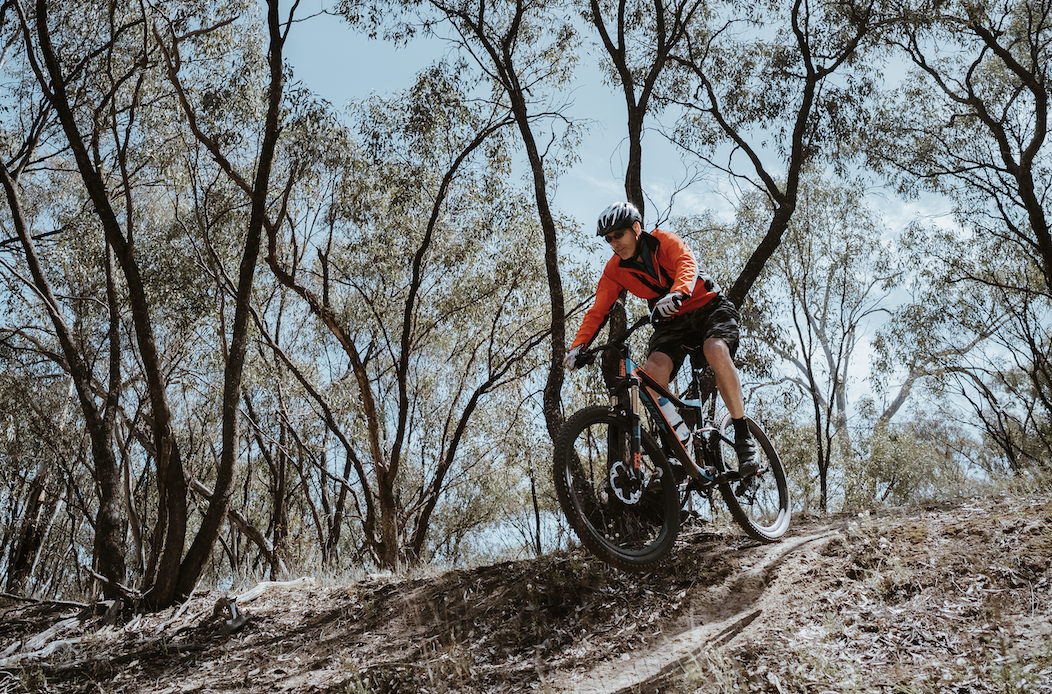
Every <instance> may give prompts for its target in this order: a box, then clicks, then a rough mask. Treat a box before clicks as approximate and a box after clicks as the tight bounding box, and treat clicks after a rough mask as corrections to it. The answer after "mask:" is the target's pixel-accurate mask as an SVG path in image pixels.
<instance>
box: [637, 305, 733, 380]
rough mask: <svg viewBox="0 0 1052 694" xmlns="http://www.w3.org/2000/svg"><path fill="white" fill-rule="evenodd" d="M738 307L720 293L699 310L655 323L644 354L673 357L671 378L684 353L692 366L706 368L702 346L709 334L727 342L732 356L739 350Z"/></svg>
mask: <svg viewBox="0 0 1052 694" xmlns="http://www.w3.org/2000/svg"><path fill="white" fill-rule="evenodd" d="M738 318H739V316H738V310H737V309H736V308H734V304H732V303H731V302H730V299H728V298H727V297H725V296H723V295H722V294H720V295H718V296H716V298H714V299H713V300H712V301H710V302H709V303H707V304H705V305H704V306H702V307H701V308H699V309H696V310H694V311H691V312H689V313H684V314H683V315H680V316H676V317H674V318H673V319H672V320H667V321H661V322H660V323H656V324H655V325H654V333H653V334H652V335H651V336H650V344H649V345H648V346H647V354H653V353H654V352H661V353H662V354H666V355H668V356H669V358H671V359H672V378H675V377H676V372H677V371H679V367H680V366H682V365H683V361H684V360H685V359H686V358H687V354H690V355H691V358H690V359H691V363H692V364H693V365H694V368H695V369H701V368H704V367H705V355H704V354H703V353H702V345H704V344H705V340H707V339H709V338H710V337H718V338H720V339H721V340H723V341H724V342H726V343H727V347H728V348H729V349H730V351H731V357H732V358H733V357H734V354H735V353H736V352H737V351H738Z"/></svg>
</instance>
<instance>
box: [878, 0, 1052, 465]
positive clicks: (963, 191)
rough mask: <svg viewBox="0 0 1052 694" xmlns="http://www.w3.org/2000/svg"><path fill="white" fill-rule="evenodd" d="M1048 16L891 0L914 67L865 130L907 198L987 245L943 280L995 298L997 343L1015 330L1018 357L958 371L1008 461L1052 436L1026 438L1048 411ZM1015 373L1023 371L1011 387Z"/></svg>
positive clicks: (982, 5)
mask: <svg viewBox="0 0 1052 694" xmlns="http://www.w3.org/2000/svg"><path fill="white" fill-rule="evenodd" d="M1050 11H1052V5H1050V4H1049V3H1048V2H1047V1H1041V0H1037V1H1033V2H1031V1H1026V2H1018V3H993V2H979V3H974V2H967V3H965V2H949V3H943V2H938V3H928V2H917V3H913V2H896V3H891V5H890V7H889V12H890V13H891V14H892V16H896V17H898V18H899V22H898V23H897V24H896V26H895V31H889V32H888V34H887V44H888V45H889V46H890V47H892V48H893V49H894V50H895V51H896V52H895V53H894V55H899V56H906V57H907V58H908V60H909V61H910V62H909V64H910V65H911V66H912V70H911V71H910V72H909V74H908V75H907V76H906V78H905V79H904V80H903V82H902V84H901V86H899V87H898V88H897V89H896V90H894V91H892V92H890V93H889V94H888V97H887V101H886V103H885V104H884V105H883V107H882V108H881V109H880V110H879V111H877V112H876V113H875V114H874V117H873V118H872V119H871V120H870V122H869V127H868V128H867V130H868V137H867V141H866V152H867V156H868V161H869V162H870V163H871V165H873V166H874V167H875V168H876V169H877V170H878V171H879V172H880V173H882V174H883V175H885V176H886V177H887V178H888V179H889V180H891V181H893V182H894V183H896V184H897V185H898V187H899V190H900V191H902V192H904V193H906V194H912V195H920V194H922V193H928V192H934V193H936V194H938V195H940V196H944V198H945V199H948V200H949V201H950V202H951V203H952V206H953V213H954V218H955V221H956V223H957V224H958V225H959V226H960V227H961V228H962V229H964V230H965V234H966V237H967V242H968V244H969V245H970V246H971V247H973V248H976V249H981V250H980V251H979V255H978V256H977V257H976V258H975V260H974V261H969V262H965V263H962V264H961V265H959V266H958V267H957V268H954V269H952V270H951V271H950V273H949V274H948V275H947V276H948V277H949V276H953V277H954V278H955V280H954V281H955V282H957V283H960V284H961V285H963V286H967V287H969V291H968V295H970V296H974V297H977V298H979V299H981V300H982V302H983V303H985V299H986V298H988V297H990V298H992V299H993V300H994V303H995V306H996V307H997V308H995V309H994V310H995V315H998V316H1005V317H1006V321H1005V323H1004V325H1003V327H1002V328H1001V329H1000V331H999V333H998V334H997V335H996V336H991V337H993V338H994V339H996V340H998V341H1000V340H1001V338H1002V336H1004V335H1008V334H1011V335H1012V336H1013V339H1012V340H1010V341H1008V342H1007V343H1006V345H1005V347H1006V348H1007V349H1008V354H1010V355H1011V359H1010V360H1008V361H1007V362H1000V360H999V359H996V358H992V359H990V360H987V361H986V363H985V365H983V366H980V364H979V362H973V364H972V366H973V368H972V369H966V370H965V371H961V372H958V374H959V375H961V376H962V377H964V378H965V382H964V383H962V384H961V385H962V386H963V387H965V389H966V390H968V391H970V392H971V393H972V394H971V396H970V399H969V401H970V402H971V403H972V409H973V411H974V412H975V415H976V416H977V417H978V418H979V420H980V421H981V422H982V425H983V427H984V429H985V430H986V432H987V434H988V435H989V436H991V438H992V440H995V441H997V443H998V445H999V446H1000V447H1001V448H1002V450H1003V451H1004V453H1005V455H1006V456H1007V458H1008V460H1009V461H1010V465H1011V467H1012V468H1013V469H1023V468H1027V467H1029V466H1031V465H1033V464H1034V461H1035V460H1041V461H1043V460H1047V457H1048V454H1047V450H1048V442H1047V434H1046V435H1043V438H1044V439H1045V440H1044V442H1040V441H1038V442H1037V445H1036V448H1035V447H1034V446H1032V445H1030V444H1024V443H1023V441H1024V440H1026V439H1028V438H1029V437H1030V436H1034V435H1036V432H1038V431H1040V430H1041V429H1042V428H1043V426H1039V425H1038V424H1037V422H1040V421H1048V420H1049V418H1050V417H1052V408H1050V405H1052V388H1050V387H1049V385H1048V384H1049V383H1050V381H1049V375H1050V374H1049V366H1048V359H1047V354H1048V349H1049V342H1050V340H1052V335H1050V333H1049V328H1048V317H1047V315H1048V314H1047V305H1048V303H1049V300H1050V296H1052V290H1050V287H1052V231H1050V228H1049V220H1048V205H1049V202H1048V199H1049V192H1050V188H1049V186H1050V185H1052V167H1050V163H1052V158H1050V154H1049V147H1048V144H1047V138H1048V116H1049V96H1050V88H1052V82H1050V78H1049V68H1048V64H1049V47H1048V46H1049V39H1050V37H1052V23H1050V16H1052V12H1050ZM889 142H892V143H894V145H892V146H889V144H888V143H889ZM936 250H937V251H939V255H940V256H944V255H946V254H947V253H946V251H945V250H944V249H936ZM990 258H996V259H998V262H988V260H985V259H990ZM939 265H940V266H942V263H941V261H940V263H939ZM998 352H1000V350H999V349H996V348H995V349H993V351H992V352H988V353H989V354H991V355H993V354H996V353H998ZM999 362H1000V363H1001V364H1002V365H1003V367H1004V369H1005V371H1004V372H1000V370H999V367H998V366H997V364H998V363H999ZM964 374H968V375H967V376H964ZM1020 375H1025V378H1023V379H1022V381H1021V382H1019V383H1018V384H1017V385H1014V386H1012V387H1008V384H1010V383H1014V382H1016V381H1017V380H1018V378H1019V376H1020ZM1024 383H1025V384H1026V385H1025V387H1023V384H1024ZM998 384H1000V385H998ZM973 388H974V390H973ZM1026 422H1030V423H1029V424H1026ZM1024 432H1030V433H1029V434H1025V433H1024ZM1027 451H1029V452H1027ZM1035 455H1036V458H1035Z"/></svg>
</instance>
